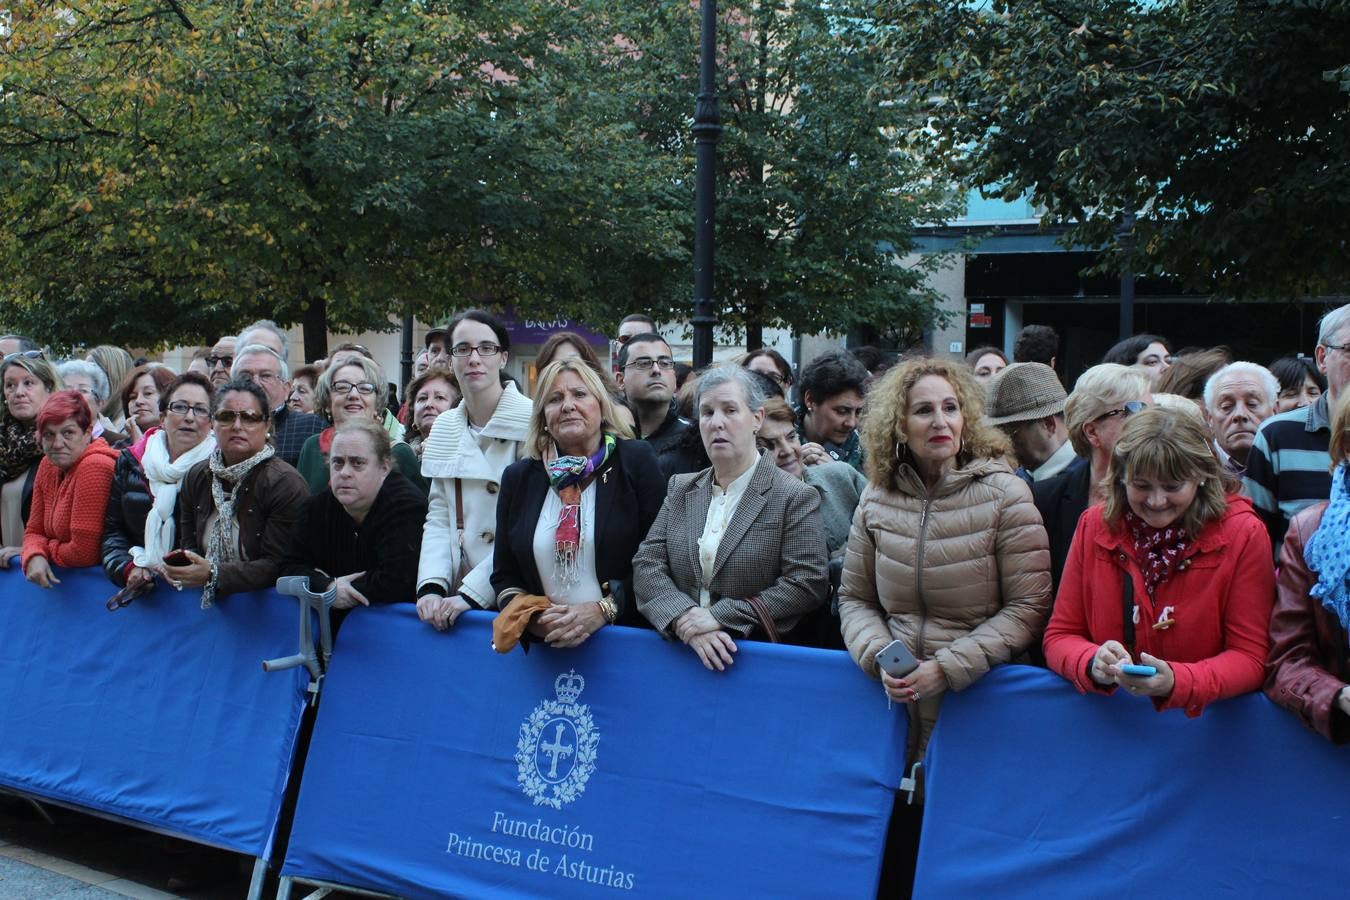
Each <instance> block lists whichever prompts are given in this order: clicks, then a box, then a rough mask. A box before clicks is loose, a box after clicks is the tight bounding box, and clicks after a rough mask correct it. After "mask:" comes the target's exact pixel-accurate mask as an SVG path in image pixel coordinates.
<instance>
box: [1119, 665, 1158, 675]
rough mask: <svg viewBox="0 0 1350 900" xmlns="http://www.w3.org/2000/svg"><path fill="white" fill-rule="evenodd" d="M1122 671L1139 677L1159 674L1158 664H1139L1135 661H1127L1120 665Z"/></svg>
mask: <svg viewBox="0 0 1350 900" xmlns="http://www.w3.org/2000/svg"><path fill="white" fill-rule="evenodd" d="M1120 671H1121V672H1124V673H1125V674H1126V675H1134V676H1135V677H1137V678H1152V677H1153V676H1154V675H1157V674H1158V667H1157V666H1137V665H1134V664H1133V663H1126V664H1124V665H1122V666H1121V667H1120Z"/></svg>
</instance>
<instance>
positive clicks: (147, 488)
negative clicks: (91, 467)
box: [103, 369, 216, 590]
mask: <svg viewBox="0 0 1350 900" xmlns="http://www.w3.org/2000/svg"><path fill="white" fill-rule="evenodd" d="M135 371H136V370H134V369H133V370H132V373H133V374H134V373H135ZM139 377H140V378H146V377H149V376H148V374H142V375H141V376H139ZM156 405H157V406H158V407H159V410H160V423H159V424H158V425H154V426H149V427H147V429H146V432H145V435H144V437H142V438H141V439H140V440H139V441H137V442H136V443H134V444H132V445H131V446H130V447H128V448H126V449H125V450H123V451H122V453H121V455H120V456H118V457H117V467H116V469H115V470H114V471H113V481H112V490H111V491H110V492H109V494H108V508H107V512H106V513H105V514H104V517H103V570H104V571H105V572H107V573H108V577H109V578H110V579H112V581H113V583H114V584H117V585H119V586H121V587H127V588H132V589H133V590H134V589H137V588H143V587H146V586H147V585H149V583H150V582H152V581H154V578H155V570H156V568H157V567H158V566H159V564H160V563H162V562H163V561H164V554H166V553H168V552H169V551H170V550H172V549H173V548H174V547H175V546H177V540H176V538H177V533H176V531H175V530H174V515H175V513H176V512H177V508H178V492H179V487H180V486H181V485H182V481H183V478H184V477H185V476H186V475H187V473H188V472H189V471H190V470H191V469H192V467H193V466H195V465H197V463H199V462H202V461H204V460H206V459H209V458H210V456H211V453H212V451H214V450H215V449H216V437H215V435H214V434H213V433H212V431H211V382H210V381H209V380H208V379H207V377H206V376H205V375H201V374H199V373H197V372H188V373H187V374H186V375H180V376H179V377H178V378H175V379H173V380H172V381H171V382H169V384H168V385H167V386H166V388H165V390H164V392H163V393H162V394H159V395H158V397H157V400H156ZM129 419H131V420H133V421H136V422H137V424H138V427H140V426H141V425H142V424H144V422H145V419H144V417H142V416H136V417H129Z"/></svg>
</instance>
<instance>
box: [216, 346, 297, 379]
mask: <svg viewBox="0 0 1350 900" xmlns="http://www.w3.org/2000/svg"><path fill="white" fill-rule="evenodd" d="M259 353H266V354H267V355H268V356H270V357H272V358H273V359H275V360H276V361H277V362H279V363H281V380H282V381H289V380H290V378H291V367H290V366H288V365H286V359H285V357H281V356H278V355H277V351H275V350H273V349H272V348H271V347H269V346H267V345H266V344H249V345H247V346H246V347H244V349H243V350H236V351H234V365H232V366H230V377H231V378H238V377H239V360H241V359H243V358H244V357H245V356H249V355H257V354H259Z"/></svg>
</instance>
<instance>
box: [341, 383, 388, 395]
mask: <svg viewBox="0 0 1350 900" xmlns="http://www.w3.org/2000/svg"><path fill="white" fill-rule="evenodd" d="M376 390H378V388H376V387H375V385H373V384H371V383H370V382H369V381H335V382H333V393H335V394H350V393H351V392H352V391H356V392H357V393H358V394H360V395H361V396H362V397H369V396H370V395H371V394H373V393H375V391H376Z"/></svg>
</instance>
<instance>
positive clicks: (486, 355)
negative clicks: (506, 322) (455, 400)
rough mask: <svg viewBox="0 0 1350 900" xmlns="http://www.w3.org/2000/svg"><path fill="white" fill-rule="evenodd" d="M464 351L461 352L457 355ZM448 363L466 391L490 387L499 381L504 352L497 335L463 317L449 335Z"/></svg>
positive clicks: (484, 326)
mask: <svg viewBox="0 0 1350 900" xmlns="http://www.w3.org/2000/svg"><path fill="white" fill-rule="evenodd" d="M461 354H464V355H461ZM450 365H451V367H452V368H453V369H454V370H455V377H456V378H457V379H459V384H460V387H462V388H463V389H464V393H466V394H477V393H480V392H482V391H484V390H491V389H492V388H494V387H497V386H499V385H500V384H501V381H500V374H501V370H502V366H504V365H506V352H505V351H504V350H502V348H501V345H500V344H498V343H497V335H496V334H495V333H494V332H493V330H492V329H491V328H489V327H488V326H486V325H484V324H483V323H482V322H475V321H474V320H473V319H465V320H464V321H463V322H460V323H459V324H458V325H456V326H455V331H454V333H453V334H452V335H451V336H450Z"/></svg>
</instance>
